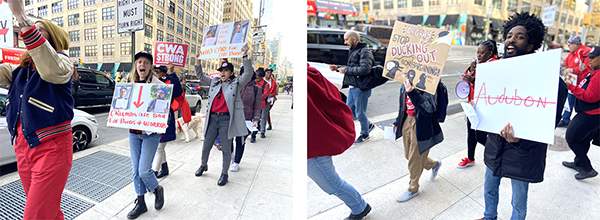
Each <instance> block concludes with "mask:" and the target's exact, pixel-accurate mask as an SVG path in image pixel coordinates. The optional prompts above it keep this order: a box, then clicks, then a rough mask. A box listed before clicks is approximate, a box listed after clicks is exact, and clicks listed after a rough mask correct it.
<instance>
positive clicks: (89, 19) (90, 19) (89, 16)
mask: <svg viewBox="0 0 600 220" xmlns="http://www.w3.org/2000/svg"><path fill="white" fill-rule="evenodd" d="M83 23H84V24H89V23H96V11H95V10H94V11H86V12H84V13H83Z"/></svg>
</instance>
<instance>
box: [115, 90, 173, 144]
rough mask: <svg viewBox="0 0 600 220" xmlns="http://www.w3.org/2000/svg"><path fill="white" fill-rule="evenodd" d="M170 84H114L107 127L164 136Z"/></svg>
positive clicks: (169, 102) (167, 118)
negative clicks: (162, 134)
mask: <svg viewBox="0 0 600 220" xmlns="http://www.w3.org/2000/svg"><path fill="white" fill-rule="evenodd" d="M172 93H173V85H168V84H147V83H117V85H116V86H115V92H114V94H113V101H112V104H111V107H110V112H109V113H108V120H107V123H106V126H107V127H116V128H128V129H136V130H141V131H148V132H156V133H165V131H166V129H167V127H168V124H167V121H168V120H169V108H170V106H171V94H172Z"/></svg>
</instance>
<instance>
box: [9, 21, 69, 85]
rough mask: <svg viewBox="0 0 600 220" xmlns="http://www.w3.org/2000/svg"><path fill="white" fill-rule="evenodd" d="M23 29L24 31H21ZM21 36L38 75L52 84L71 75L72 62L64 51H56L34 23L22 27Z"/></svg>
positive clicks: (63, 81) (66, 79) (65, 80)
mask: <svg viewBox="0 0 600 220" xmlns="http://www.w3.org/2000/svg"><path fill="white" fill-rule="evenodd" d="M23 30H24V31H23ZM20 35H21V37H22V38H23V41H24V42H25V46H26V48H27V52H28V53H29V55H30V56H31V59H32V60H33V63H35V67H36V69H37V72H38V74H40V77H41V78H42V79H43V80H44V81H46V82H49V83H52V84H65V83H67V82H69V80H71V76H72V75H73V64H72V63H71V61H70V60H69V57H67V55H65V54H64V53H62V51H61V53H58V52H57V51H56V50H54V48H53V47H52V46H51V45H50V43H49V42H48V41H47V40H46V38H44V36H42V34H41V32H40V31H39V30H38V29H37V27H36V26H35V25H33V26H31V27H30V28H23V29H22V32H21V34H20Z"/></svg>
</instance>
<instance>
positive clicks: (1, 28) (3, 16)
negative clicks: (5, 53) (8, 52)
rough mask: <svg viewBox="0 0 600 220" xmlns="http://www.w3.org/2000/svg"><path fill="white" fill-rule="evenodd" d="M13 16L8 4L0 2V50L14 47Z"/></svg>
mask: <svg viewBox="0 0 600 220" xmlns="http://www.w3.org/2000/svg"><path fill="white" fill-rule="evenodd" d="M12 19H13V14H12V12H11V11H10V8H9V7H8V3H6V2H4V3H3V1H0V48H11V47H14V43H15V41H14V36H13V22H12Z"/></svg>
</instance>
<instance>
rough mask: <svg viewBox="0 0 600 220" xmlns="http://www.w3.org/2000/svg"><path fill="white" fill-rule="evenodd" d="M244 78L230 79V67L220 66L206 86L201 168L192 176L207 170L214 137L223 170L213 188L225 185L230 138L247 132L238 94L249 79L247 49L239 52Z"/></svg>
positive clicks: (231, 68)
mask: <svg viewBox="0 0 600 220" xmlns="http://www.w3.org/2000/svg"><path fill="white" fill-rule="evenodd" d="M242 54H243V63H244V70H245V72H244V74H241V76H240V77H237V78H236V77H235V76H234V75H233V72H234V69H233V64H231V63H229V62H224V63H222V64H221V66H220V67H219V69H217V70H218V71H219V72H220V73H221V77H220V78H218V79H213V80H212V81H211V83H210V91H209V95H208V110H209V113H208V114H207V115H206V119H205V122H204V123H205V124H204V145H203V146H202V164H201V165H200V167H199V168H198V170H197V171H196V173H195V175H196V176H202V174H203V173H204V172H206V171H207V170H208V157H209V154H210V150H211V148H212V145H213V144H214V142H215V139H216V137H217V135H219V137H220V138H221V143H222V144H223V147H222V149H221V150H222V152H223V167H222V170H221V177H220V178H219V180H218V181H217V185H219V186H224V185H225V184H227V181H228V171H229V165H230V163H231V145H232V142H233V138H235V137H238V136H245V135H247V134H248V129H247V128H246V124H245V117H244V109H243V108H244V107H243V104H242V100H241V96H240V92H241V90H242V88H244V87H245V86H246V84H248V82H250V80H251V79H252V75H253V74H252V70H253V67H252V61H251V60H250V59H249V58H248V46H247V45H246V46H244V47H243V49H242Z"/></svg>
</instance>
